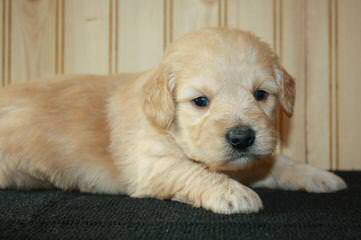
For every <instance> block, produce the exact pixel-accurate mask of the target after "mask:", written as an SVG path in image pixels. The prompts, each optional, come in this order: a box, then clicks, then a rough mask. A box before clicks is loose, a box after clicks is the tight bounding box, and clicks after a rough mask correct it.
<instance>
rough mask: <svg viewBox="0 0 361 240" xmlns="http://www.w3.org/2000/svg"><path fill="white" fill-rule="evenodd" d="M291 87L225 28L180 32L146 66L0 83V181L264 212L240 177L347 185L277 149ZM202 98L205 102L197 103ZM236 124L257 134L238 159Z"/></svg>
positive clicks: (271, 57)
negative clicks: (262, 94)
mask: <svg viewBox="0 0 361 240" xmlns="http://www.w3.org/2000/svg"><path fill="white" fill-rule="evenodd" d="M257 89H262V90H265V91H267V92H269V93H270V95H269V97H268V99H267V100H266V101H262V102H257V101H256V100H255V99H254V97H253V92H254V91H255V90H257ZM294 94H295V86H294V80H293V79H292V77H291V76H290V75H289V74H288V73H287V72H286V71H285V70H284V69H283V68H282V67H281V66H280V64H279V62H278V58H277V56H276V55H275V54H274V53H273V52H272V51H271V49H270V48H269V47H268V45H267V44H266V43H264V42H262V41H260V40H259V39H258V38H257V37H255V36H254V35H252V34H250V33H246V32H242V31H238V30H226V29H206V30H202V31H199V32H196V33H191V34H188V35H186V36H184V37H183V38H181V39H179V40H178V41H176V42H175V43H174V44H173V45H172V46H171V47H170V48H169V49H168V50H167V52H166V54H165V57H164V60H163V62H162V63H161V64H160V66H159V68H157V69H153V70H150V71H147V72H143V73H137V74H122V75H117V76H85V75H84V76H64V77H57V78H56V79H51V81H46V82H45V81H43V82H36V81H35V82H29V83H26V84H19V85H12V86H10V87H6V88H4V89H1V90H0V187H1V188H20V189H33V188H50V187H57V188H60V189H63V190H70V189H77V190H80V191H83V192H92V193H111V194H117V193H126V194H129V195H130V196H133V197H145V196H150V197H156V198H159V199H173V200H177V201H182V202H186V203H189V204H191V205H193V206H197V207H203V208H206V209H210V210H212V211H214V212H217V213H226V214H229V213H239V212H241V213H249V212H257V211H258V210H260V209H261V208H262V202H261V200H260V199H259V197H258V195H257V194H256V193H255V192H254V191H252V190H251V189H250V188H248V187H246V186H245V185H243V184H241V183H240V182H242V183H245V184H246V183H247V184H250V185H252V184H253V185H254V186H266V187H271V188H276V187H277V188H282V189H291V190H298V189H305V190H307V191H314V192H326V191H336V190H339V189H342V188H344V187H346V185H345V183H344V182H343V181H342V179H340V178H338V177H337V176H335V175H334V174H332V173H329V172H326V171H324V170H319V169H316V168H313V167H310V166H306V165H300V164H295V163H292V161H290V160H287V159H286V158H284V157H281V156H279V157H276V158H273V157H272V155H271V154H272V152H273V150H274V149H275V145H276V141H277V134H276V130H275V126H274V125H275V124H274V115H275V109H276V105H277V103H278V102H280V104H281V105H282V106H283V108H284V110H285V112H286V113H287V114H288V115H291V114H292V110H293V104H294ZM199 96H207V97H208V98H209V99H210V105H209V107H206V108H202V109H200V108H198V107H196V106H194V105H193V104H192V102H191V100H192V99H193V98H196V97H199ZM240 125H248V126H251V127H252V128H253V129H254V130H255V131H256V141H255V143H254V145H253V146H252V147H251V148H250V150H249V152H248V153H247V154H244V155H242V156H235V155H234V154H233V153H232V151H231V149H230V147H229V146H228V145H227V143H226V141H225V134H226V131H227V130H228V129H229V128H231V127H234V126H240ZM232 178H234V179H237V180H238V181H235V180H233V179H232Z"/></svg>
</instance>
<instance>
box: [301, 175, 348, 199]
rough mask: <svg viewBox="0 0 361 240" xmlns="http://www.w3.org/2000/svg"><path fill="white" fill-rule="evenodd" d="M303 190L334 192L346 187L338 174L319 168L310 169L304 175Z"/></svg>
mask: <svg viewBox="0 0 361 240" xmlns="http://www.w3.org/2000/svg"><path fill="white" fill-rule="evenodd" d="M304 187H305V190H306V191H307V192H316V193H323V192H335V191H339V190H342V189H345V188H347V185H346V183H345V181H344V180H342V178H340V177H339V176H337V175H335V174H333V173H331V172H328V171H325V170H321V169H312V170H311V172H310V173H306V175H305V186H304Z"/></svg>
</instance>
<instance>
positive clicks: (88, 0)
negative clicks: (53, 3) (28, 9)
mask: <svg viewBox="0 0 361 240" xmlns="http://www.w3.org/2000/svg"><path fill="white" fill-rule="evenodd" d="M64 58H65V59H64V60H65V69H64V71H65V73H94V74H95V73H99V74H106V73H108V69H109V1H104V0H76V1H74V0H66V1H65V53H64Z"/></svg>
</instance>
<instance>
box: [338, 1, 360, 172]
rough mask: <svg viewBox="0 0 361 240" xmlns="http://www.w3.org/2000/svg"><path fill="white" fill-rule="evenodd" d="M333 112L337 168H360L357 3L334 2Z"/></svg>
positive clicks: (358, 3) (358, 14)
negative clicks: (335, 55)
mask: <svg viewBox="0 0 361 240" xmlns="http://www.w3.org/2000/svg"><path fill="white" fill-rule="evenodd" d="M337 5H338V8H337V9H336V11H337V20H338V21H337V24H338V29H337V37H338V38H337V39H338V42H337V46H338V49H337V66H338V69H337V73H338V74H337V84H338V86H337V87H338V88H337V89H338V92H337V100H338V106H337V109H338V111H337V113H338V116H337V118H338V120H339V121H338V139H339V146H338V149H339V164H338V167H339V169H360V166H361V151H360V149H361V141H360V139H361V127H360V123H361V104H360V100H359V95H360V92H361V81H360V76H361V56H360V54H361V28H360V26H361V15H360V9H361V1H359V0H348V1H338V2H337Z"/></svg>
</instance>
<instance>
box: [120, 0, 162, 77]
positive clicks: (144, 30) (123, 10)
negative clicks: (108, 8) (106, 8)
mask: <svg viewBox="0 0 361 240" xmlns="http://www.w3.org/2000/svg"><path fill="white" fill-rule="evenodd" d="M163 7H164V6H163V0H152V1H149V0H123V1H120V2H119V13H120V14H119V39H118V40H116V41H118V43H119V63H118V67H119V71H120V72H134V71H142V70H146V69H149V68H152V67H155V66H157V65H158V64H159V63H160V61H161V59H162V56H163V48H164V36H163V30H164V25H163V24H164V14H163V13H164V9H163Z"/></svg>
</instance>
